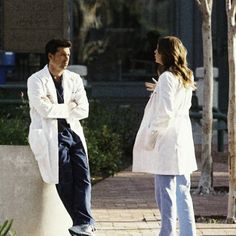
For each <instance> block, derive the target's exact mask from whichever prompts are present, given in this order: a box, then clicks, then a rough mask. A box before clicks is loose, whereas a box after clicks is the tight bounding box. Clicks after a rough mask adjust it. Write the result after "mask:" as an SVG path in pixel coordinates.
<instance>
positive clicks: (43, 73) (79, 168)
mask: <svg viewBox="0 0 236 236" xmlns="http://www.w3.org/2000/svg"><path fill="white" fill-rule="evenodd" d="M71 45H72V44H71V42H70V41H68V40H61V39H52V40H50V41H49V42H48V43H47V44H46V47H45V52H46V57H47V59H48V64H47V65H46V66H45V67H44V68H43V69H42V70H40V71H38V72H36V73H34V74H33V75H32V76H30V77H29V79H28V82H27V87H28V97H29V106H30V117H31V124H30V129H29V143H30V146H31V149H32V151H33V153H34V155H35V158H36V160H37V161H38V165H39V169H40V173H41V176H42V178H43V180H44V181H45V182H46V183H54V184H56V188H57V192H58V194H59V196H60V198H61V200H62V202H63V204H64V206H65V208H66V210H67V211H68V213H69V214H70V217H71V219H72V221H73V226H72V227H71V228H70V229H69V232H70V233H71V235H73V236H75V235H81V236H82V235H93V236H94V235H95V234H94V233H93V232H94V231H95V227H94V224H95V221H94V219H93V217H92V215H91V182H90V173H89V164H88V157H87V148H86V142H85V137H84V134H83V129H82V127H81V125H80V122H79V120H81V119H84V118H87V117H88V110H89V109H88V108H89V105H88V99H87V97H86V92H85V90H84V86H83V81H82V79H81V78H80V76H79V75H78V74H76V73H73V72H70V71H68V70H66V68H67V66H68V63H69V58H70V48H71Z"/></svg>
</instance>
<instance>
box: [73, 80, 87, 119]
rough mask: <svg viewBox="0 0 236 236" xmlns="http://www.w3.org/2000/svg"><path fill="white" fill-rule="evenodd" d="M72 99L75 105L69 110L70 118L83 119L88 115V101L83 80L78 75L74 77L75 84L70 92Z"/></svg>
mask: <svg viewBox="0 0 236 236" xmlns="http://www.w3.org/2000/svg"><path fill="white" fill-rule="evenodd" d="M72 101H74V102H75V103H76V104H77V106H76V107H75V108H74V109H73V110H71V112H70V118H73V119H78V120H81V119H84V118H87V117H88V114H89V103H88V99H87V95H86V91H85V89H84V85H83V80H82V79H81V78H80V76H79V75H77V76H76V78H75V86H74V90H73V94H72Z"/></svg>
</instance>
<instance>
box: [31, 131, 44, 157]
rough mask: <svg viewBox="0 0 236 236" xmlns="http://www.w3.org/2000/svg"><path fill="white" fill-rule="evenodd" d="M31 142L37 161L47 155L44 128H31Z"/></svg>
mask: <svg viewBox="0 0 236 236" xmlns="http://www.w3.org/2000/svg"><path fill="white" fill-rule="evenodd" d="M29 144H30V147H31V150H32V152H33V153H34V155H35V159H36V160H37V161H39V160H41V159H42V158H45V157H46V153H47V140H46V137H45V135H44V133H43V130H42V129H30V131H29Z"/></svg>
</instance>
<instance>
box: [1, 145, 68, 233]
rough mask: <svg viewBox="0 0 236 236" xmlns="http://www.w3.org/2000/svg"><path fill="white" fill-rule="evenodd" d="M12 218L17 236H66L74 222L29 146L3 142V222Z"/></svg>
mask: <svg viewBox="0 0 236 236" xmlns="http://www.w3.org/2000/svg"><path fill="white" fill-rule="evenodd" d="M11 218H12V219H14V222H13V228H14V229H15V230H16V232H17V236H49V235H50V236H66V235H69V233H68V228H69V227H71V224H72V222H71V220H70V218H69V216H68V214H67V212H66V210H65V209H64V207H63V205H62V203H61V201H60V199H59V197H58V195H57V192H56V189H55V185H48V184H44V183H43V182H42V180H41V177H40V174H39V170H38V165H37V162H36V161H35V159H34V157H33V154H32V152H31V150H30V148H29V147H28V146H0V222H2V221H4V220H5V219H11Z"/></svg>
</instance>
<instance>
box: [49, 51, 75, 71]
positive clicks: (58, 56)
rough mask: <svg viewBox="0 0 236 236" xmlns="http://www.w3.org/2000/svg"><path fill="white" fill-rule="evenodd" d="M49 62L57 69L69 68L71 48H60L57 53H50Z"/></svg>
mask: <svg viewBox="0 0 236 236" xmlns="http://www.w3.org/2000/svg"><path fill="white" fill-rule="evenodd" d="M48 58H49V64H50V65H51V66H53V67H54V69H56V70H64V69H66V68H67V66H68V64H69V60H70V48H62V47H60V48H58V49H57V52H56V53H55V54H51V53H49V54H48Z"/></svg>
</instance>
